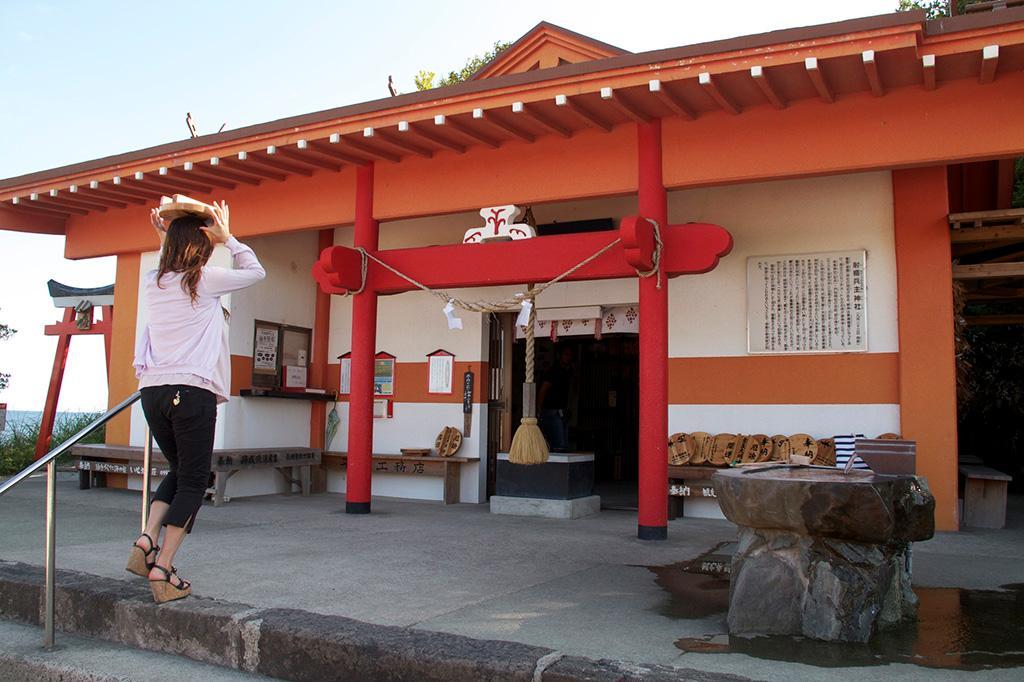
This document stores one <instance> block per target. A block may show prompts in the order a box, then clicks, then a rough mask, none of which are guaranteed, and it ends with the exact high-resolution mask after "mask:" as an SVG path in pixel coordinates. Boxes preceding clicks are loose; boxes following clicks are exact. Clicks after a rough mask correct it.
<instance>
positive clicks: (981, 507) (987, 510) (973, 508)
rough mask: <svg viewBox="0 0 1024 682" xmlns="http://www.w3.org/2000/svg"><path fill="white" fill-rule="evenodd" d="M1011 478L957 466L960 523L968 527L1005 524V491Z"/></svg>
mask: <svg viewBox="0 0 1024 682" xmlns="http://www.w3.org/2000/svg"><path fill="white" fill-rule="evenodd" d="M1011 480H1013V477H1012V476H1008V475H1006V474H1004V473H1003V472H1001V471H996V470H995V469H990V468H989V467H986V466H981V465H978V464H961V465H960V496H961V498H962V499H963V503H964V508H963V515H962V517H961V523H962V525H964V526H967V527H970V528H1002V527H1003V526H1005V525H1006V488H1007V485H1008V484H1009V483H1010V481H1011Z"/></svg>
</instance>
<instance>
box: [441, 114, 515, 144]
mask: <svg viewBox="0 0 1024 682" xmlns="http://www.w3.org/2000/svg"><path fill="white" fill-rule="evenodd" d="M434 125H435V126H447V127H449V128H451V129H452V130H454V131H455V132H458V133H462V134H463V135H465V136H466V137H469V138H472V139H474V140H476V141H477V142H481V143H483V144H485V145H487V146H488V147H490V148H492V149H497V148H498V147H499V146H501V143H500V142H498V141H497V140H495V139H494V138H493V137H491V136H490V135H487V134H486V133H482V132H480V131H479V130H477V129H476V128H474V127H473V126H471V125H468V124H466V123H463V122H462V121H459V120H457V119H454V118H451V117H450V116H445V115H444V114H438V115H437V116H435V117H434Z"/></svg>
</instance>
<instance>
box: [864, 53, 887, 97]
mask: <svg viewBox="0 0 1024 682" xmlns="http://www.w3.org/2000/svg"><path fill="white" fill-rule="evenodd" d="M860 60H861V63H863V64H864V75H865V76H867V78H868V86H869V87H870V88H871V92H872V94H874V96H875V97H881V96H882V95H884V94H885V87H884V86H883V85H882V77H881V76H879V75H878V63H877V62H876V61H875V51H874V50H864V51H863V52H861V55H860Z"/></svg>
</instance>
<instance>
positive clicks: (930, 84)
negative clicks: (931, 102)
mask: <svg viewBox="0 0 1024 682" xmlns="http://www.w3.org/2000/svg"><path fill="white" fill-rule="evenodd" d="M921 71H922V73H923V78H924V89H925V90H934V89H935V55H933V54H926V55H923V56H922V57H921Z"/></svg>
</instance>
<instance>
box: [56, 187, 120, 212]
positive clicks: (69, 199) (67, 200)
mask: <svg viewBox="0 0 1024 682" xmlns="http://www.w3.org/2000/svg"><path fill="white" fill-rule="evenodd" d="M47 194H49V196H50V198H49V199H48V200H47V201H52V202H56V203H58V204H67V205H68V206H74V207H75V208H83V209H85V210H86V211H101V212H103V211H106V210H107V208H110V205H109V204H107V203H100V202H98V201H96V200H93V201H89V200H88V199H82V198H81V197H74V196H71V195H69V194H66V193H65V194H61V192H60V190H58V189H51V190H50V191H49V192H47ZM127 207H128V205H127V204H121V205H120V206H117V207H116V208H127Z"/></svg>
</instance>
